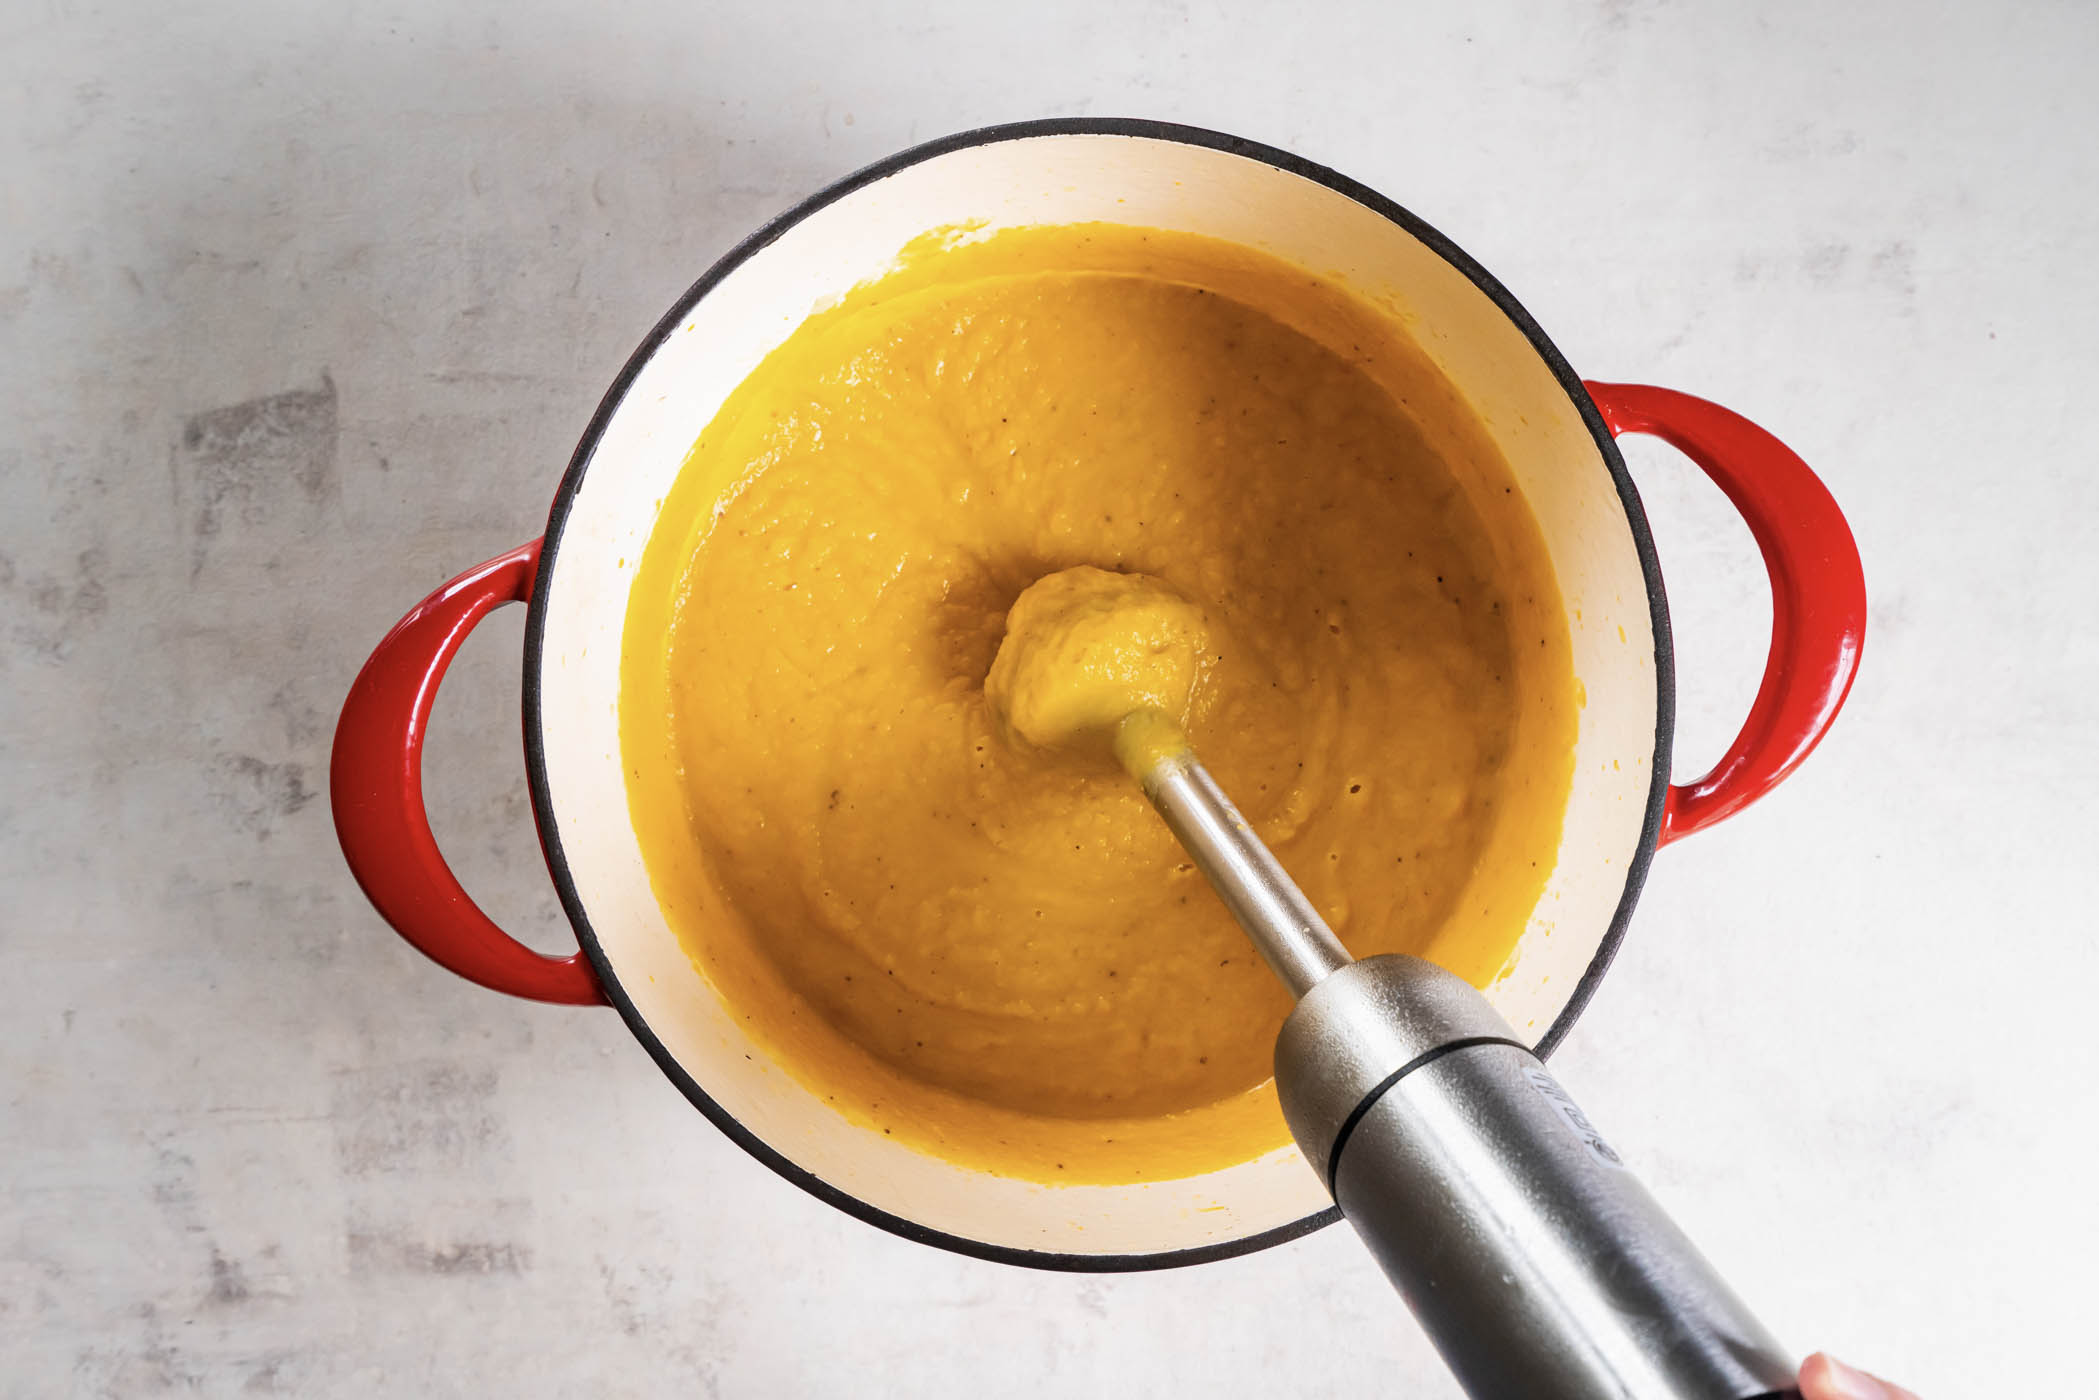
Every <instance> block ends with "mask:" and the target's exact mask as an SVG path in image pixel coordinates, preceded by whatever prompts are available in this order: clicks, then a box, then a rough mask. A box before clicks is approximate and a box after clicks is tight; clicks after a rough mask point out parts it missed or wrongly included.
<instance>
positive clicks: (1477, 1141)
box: [1116, 716, 1799, 1400]
mask: <svg viewBox="0 0 2099 1400" xmlns="http://www.w3.org/2000/svg"><path fill="white" fill-rule="evenodd" d="M1131 718H1132V719H1136V718H1137V717H1136V716H1132V717H1131ZM1170 738H1171V740H1177V741H1178V742H1171V741H1169V742H1165V743H1159V742H1136V743H1128V742H1123V738H1122V736H1119V737H1118V743H1117V746H1116V747H1117V752H1118V755H1119V756H1120V757H1121V759H1122V761H1123V764H1124V766H1125V767H1126V768H1128V769H1129V770H1130V772H1131V773H1132V775H1133V776H1135V777H1136V778H1137V780H1138V781H1139V782H1140V783H1141V784H1142V785H1143V787H1144V792H1145V796H1147V797H1148V798H1150V799H1151V802H1152V805H1153V806H1154V807H1156V808H1157V809H1158V811H1159V814H1160V815H1161V816H1163V817H1164V818H1165V819H1166V824H1167V825H1168V826H1169V827H1171V828H1172V829H1173V834H1174V836H1175V837H1176V838H1177V839H1178V840H1179V841H1180V843H1181V845H1182V846H1183V847H1185V848H1186V849H1187V852H1188V854H1189V856H1190V857H1192V858H1193V860H1194V862H1195V864H1196V866H1197V867H1198V868H1199V869H1200V870H1201V871H1202V872H1203V875H1204V876H1205V877H1206V878H1207V879H1208V880H1209V882H1210V884H1211V886H1212V888H1214V889H1215V890H1216V891H1217V893H1218V895H1219V896H1220V897H1221V898H1222V899H1223V900H1224V903H1225V907H1226V908H1228V909H1230V910H1231V912H1232V917H1233V918H1235V919H1237V920H1238V921H1239V925H1240V927H1242V928H1244V929H1245V930H1246V932H1247V935H1248V936H1249V937H1250V938H1251V939H1252V940H1253V942H1254V946H1255V947H1257V948H1258V949H1260V951H1261V955H1262V957H1264V958H1266V959H1267V961H1268V965H1269V966H1270V967H1271V968H1273V969H1274V970H1275V973H1276V975H1277V976H1278V977H1280V978H1282V979H1283V983H1284V985H1285V986H1287V987H1289V989H1290V992H1291V994H1292V995H1293V996H1294V997H1295V998H1296V999H1297V1005H1296V1008H1295V1009H1294V1010H1292V1012H1291V1013H1290V1017H1289V1019H1288V1020H1286V1021H1285V1022H1284V1023H1283V1031H1282V1034H1281V1035H1280V1036H1279V1037H1277V1040H1276V1047H1275V1081H1276V1089H1277V1092H1278V1093H1279V1095H1280V1096H1281V1099H1282V1104H1283V1116H1284V1117H1285V1118H1286V1119H1287V1120H1288V1121H1289V1124H1290V1131H1291V1133H1292V1134H1293V1135H1294V1136H1295V1137H1296V1139H1297V1144H1298V1146H1299V1147H1300V1148H1302V1149H1303V1150H1304V1154H1305V1159H1306V1161H1308V1162H1309V1163H1311V1165H1312V1168H1313V1170H1315V1171H1317V1172H1318V1173H1319V1174H1320V1178H1321V1179H1322V1180H1323V1181H1324V1182H1325V1183H1326V1186H1327V1189H1328V1190H1329V1191H1330V1192H1332V1193H1333V1197H1334V1200H1335V1202H1336V1203H1337V1204H1338V1205H1339V1206H1340V1207H1341V1213H1342V1214H1343V1215H1344V1216H1346V1217H1347V1218H1348V1220H1349V1223H1350V1224H1352V1225H1354V1226H1355V1228H1356V1233H1357V1234H1359V1235H1361V1236H1362V1237H1363V1241H1364V1243H1366V1244H1368V1245H1369V1246H1370V1252H1371V1253H1372V1254H1373V1255H1375V1256H1376V1257H1377V1261H1378V1263H1379V1264H1380V1265H1381V1266H1382V1267H1383V1268H1384V1271H1385V1273H1386V1275H1387V1276H1388V1277H1389V1278H1390V1279H1391V1280H1392V1282H1393V1284H1394V1285H1395V1286H1396V1287H1397V1288H1398V1289H1399V1292H1400V1294H1401V1295H1402V1296H1403V1297H1404V1298H1405V1299H1406V1300H1407V1304H1408V1306H1409V1307H1411V1308H1412V1309H1413V1310H1414V1315H1415V1316H1416V1317H1417V1318H1419V1319H1420V1321H1421V1324H1422V1326H1423V1327H1424V1328H1425V1329H1426V1330H1427V1332H1428V1334H1429V1338H1430V1339H1431V1340H1432V1341H1433V1342H1434V1343H1435V1344H1436V1349H1437V1350H1438V1351H1440V1352H1441V1353H1442V1354H1443V1359H1444V1361H1445V1362H1446V1363H1448V1365H1449V1366H1450V1369H1451V1370H1452V1371H1453V1372H1454V1373H1455V1374H1456V1376H1457V1378H1458V1381H1459V1383H1460V1384H1461V1385H1463V1386H1464V1388H1465V1391H1466V1393H1467V1394H1468V1395H1472V1396H1475V1397H1482V1398H1483V1400H1753V1398H1754V1397H1769V1398H1770V1400H1779V1398H1780V1397H1796V1400H1797V1396H1798V1394H1799V1392H1798V1391H1797V1390H1795V1389H1794V1376H1795V1368H1794V1364H1793V1362H1792V1360H1791V1359H1790V1358H1789V1357H1788V1356H1787V1354H1786V1353H1785V1352H1784V1351H1783V1350H1782V1349H1781V1348H1780V1347H1779V1345H1778V1343H1777V1342H1776V1341H1775V1340H1774V1339H1773V1338H1772V1336H1771V1334H1770V1333H1769V1332H1767V1331H1765V1330H1764V1327H1763V1325H1762V1324H1761V1323H1759V1322H1758V1321H1757V1320H1756V1318H1755V1317H1753V1316H1752V1315H1751V1314H1750V1312H1749V1309H1748V1308H1747V1307H1745V1306H1744V1305H1743V1303H1742V1301H1741V1300H1740V1299H1739V1298H1737V1297H1736V1296H1735V1295H1734V1293H1733V1292H1731V1291H1730V1290H1729V1289H1728V1287H1727V1285H1726V1284H1725V1283H1724V1282H1722V1281H1721V1279H1720V1276H1719V1275H1718V1274H1717V1273H1715V1272H1714V1270H1713V1267H1712V1265H1710V1264H1708V1263H1707V1262H1706V1261H1705V1259H1704V1257H1703V1256H1702V1255H1700V1254H1699V1253H1698V1251H1697V1249H1696V1248H1695V1247H1694V1246H1693V1245H1692V1244H1691V1241H1690V1240H1689V1239H1687V1238H1685V1236H1684V1233H1683V1232H1682V1231H1681V1230H1679V1229H1678V1228H1677V1227H1676V1225H1675V1223H1674V1222H1672V1221H1671V1220H1670V1219H1669V1217H1668V1215H1667V1214H1666V1213H1664V1211H1663V1210H1662V1207H1661V1206H1660V1205H1659V1204H1658V1203H1657V1202H1656V1201H1655V1199H1654V1197H1652V1196H1650V1195H1649V1194H1648V1193H1647V1191H1646V1189H1645V1188H1644V1187H1642V1186H1641V1185H1640V1183H1639V1181H1638V1180H1636V1179H1635V1178H1634V1176H1633V1175H1632V1173H1631V1172H1630V1171H1628V1170H1627V1169H1626V1167H1625V1164H1624V1163H1623V1162H1622V1161H1621V1160H1620V1159H1619V1157H1618V1154H1617V1153H1616V1152H1614V1151H1613V1150H1612V1149H1611V1147H1610V1145H1609V1144H1608V1143H1607V1142H1605V1141H1604V1140H1603V1138H1602V1137H1601V1136H1599V1135H1598V1133H1597V1131H1596V1129H1595V1128H1594V1127H1593V1126H1591V1124H1590V1122H1589V1119H1588V1117H1587V1116H1586V1115H1584V1114H1583V1112H1582V1111H1581V1109H1580V1108H1578V1107H1577V1106H1576V1105H1575V1102H1574V1100H1573V1099H1572V1098H1571V1097H1569V1096H1568V1094H1567V1091H1566V1090H1565V1089H1562V1088H1561V1087H1560V1085H1559V1082H1558V1081H1557V1080H1556V1079H1554V1078H1553V1077H1552V1075H1551V1074H1550V1073H1549V1072H1547V1070H1546V1068H1545V1066H1544V1063H1543V1062H1542V1061H1540V1060H1539V1059H1538V1057H1537V1056H1536V1055H1535V1054H1533V1053H1532V1052H1531V1050H1530V1048H1529V1047H1528V1046H1526V1045H1524V1044H1523V1043H1522V1042H1521V1041H1519V1040H1518V1039H1517V1038H1516V1034H1515V1032H1514V1030H1512V1029H1511V1028H1510V1026H1509V1025H1508V1023H1507V1022H1505V1021H1503V1020H1502V1018H1501V1016H1500V1015H1499V1013H1497V1012H1496V1011H1495V1010H1494V1008H1493V1007H1492V1006H1491V1005H1489V1004H1488V1002H1487V999H1486V998H1485V997H1484V996H1482V995H1481V994H1480V993H1479V991H1477V990H1476V989H1475V988H1474V987H1473V986H1472V985H1471V984H1470V983H1468V982H1466V981H1465V980H1464V979H1463V978H1461V977H1458V976H1457V975H1456V974H1454V973H1450V972H1446V971H1444V970H1443V969H1442V968H1440V967H1437V966H1436V965H1435V964H1434V963H1431V962H1428V961H1426V960H1424V959H1421V958H1414V957H1405V956H1396V955H1388V956H1383V957H1374V958H1365V959H1363V960H1362V961H1361V962H1357V961H1355V960H1354V959H1352V958H1351V957H1349V955H1348V950H1347V949H1345V948H1343V947H1342V946H1341V941H1340V940H1339V939H1338V938H1336V937H1335V936H1334V932H1333V930H1332V929H1330V928H1328V927H1327V925H1326V922H1325V920H1323V919H1321V918H1320V917H1319V914H1318V912H1317V911H1316V910H1314V909H1313V908H1312V906H1311V903H1310V902H1309V901H1307V900H1306V898H1305V896H1304V892H1303V891H1301V890H1300V889H1298V887H1297V885H1296V883H1295V882H1294V881H1292V880H1291V878H1290V876H1289V875H1288V874H1287V873H1286V872H1285V871H1284V870H1283V867H1282V866H1281V864H1280V863H1278V862H1277V860H1276V858H1275V856H1274V854H1273V853H1272V852H1271V851H1269V849H1268V848H1267V846H1265V845H1263V844H1262V842H1261V840H1260V838H1259V837H1257V836H1255V835H1254V833H1253V830H1252V828H1251V827H1250V826H1249V825H1248V823H1247V821H1246V819H1245V818H1244V817H1243V816H1241V815H1240V814H1239V811H1238V809H1237V808H1235V807H1234V806H1233V805H1232V802H1231V800H1230V799H1229V798H1228V797H1226V796H1225V794H1224V792H1223V790H1222V789H1220V788H1219V787H1218V786H1217V784H1216V782H1215V781H1214V780H1213V779H1212V778H1211V777H1210V775H1209V773H1208V772H1207V771H1206V770H1205V769H1204V768H1203V766H1202V765H1201V764H1200V763H1199V762H1197V761H1196V758H1195V755H1194V753H1193V752H1192V751H1191V750H1190V749H1189V748H1188V746H1187V743H1186V741H1185V739H1181V738H1180V735H1179V731H1178V729H1174V730H1173V731H1172V734H1171V736H1170Z"/></svg>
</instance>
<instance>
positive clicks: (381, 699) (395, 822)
mask: <svg viewBox="0 0 2099 1400" xmlns="http://www.w3.org/2000/svg"><path fill="white" fill-rule="evenodd" d="M539 544H540V542H539V541H538V540H533V541H532V542H531V543H530V544H522V545H519V546H518V547H517V548H516V549H513V550H510V551H509V552H508V553H504V554H499V555H497V556H496V557H495V558H493V559H491V560H489V561H488V562H487V563H485V564H477V565H475V566H474V567H473V568H471V569H468V570H467V571H466V572H465V573H463V574H461V575H460V576H459V577H458V578H455V579H453V580H452V581H451V582H450V583H448V584H446V585H444V587H442V588H440V589H438V590H437V591H436V592H435V593H432V594H431V595H430V596H429V597H427V598H425V599H423V601H422V602H420V603H417V604H416V605H415V606H414V607H413V608H411V609H410V610H409V612H408V615H407V616H406V617H404V618H402V619H401V621H400V622H399V623H398V624H396V625H395V627H394V630H393V631H391V632H389V633H387V634H386V639H385V640H384V641H382V642H380V643H379V645H378V647H377V648H376V649H375V650H374V651H373V652H372V655H371V659H370V660H368V661H366V662H365V663H364V670H363V671H361V672H359V673H358V676H357V680H356V683H355V684H353V685H352V686H351V687H350V695H349V698H348V699H347V700H345V701H344V702H343V713H342V719H341V720H340V721H338V722H337V724H336V726H335V752H334V754H333V756H332V757H331V758H330V760H329V764H328V799H329V805H330V806H331V807H332V808H333V809H334V812H335V834H336V837H337V839H338V840H340V841H341V842H342V847H343V855H344V856H345V857H347V858H348V860H349V862H350V873H351V874H352V875H355V876H356V877H357V883H358V885H359V886H360V887H362V888H363V890H364V892H365V896H366V898H368V899H370V900H371V901H372V905H373V907H374V908H376V909H377V910H378V911H379V916H380V917H381V918H383V919H385V920H386V921H387V922H388V923H389V924H392V925H393V927H394V931H395V932H396V933H398V934H400V935H401V936H402V937H403V938H405V939H407V940H408V941H409V942H410V943H413V944H414V945H415V946H416V947H417V948H419V949H421V950H422V951H423V952H424V953H426V954H428V955H429V956H430V957H431V958H432V959H434V960H435V961H436V962H437V964H438V965H439V966H440V967H443V968H445V969H447V970H448V971H451V972H456V973H458V974H459V975H460V976H461V977H464V978H466V979H467V980H468V981H470V982H479V983H480V984H481V985H482V986H484V987H492V988H494V989H495V990H496V991H499V992H508V993H510V994H511V995H512V996H519V997H530V998H532V999H533V1000H535V1001H552V1002H565V1003H569V1004H572V1005H585V1004H591V1005H596V1004H601V1003H603V1002H604V1000H605V994H604V992H603V991H602V990H601V989H600V988H599V986H598V976H597V973H596V972H595V971H594V970H593V969H592V968H591V965H590V963H589V962H588V961H587V960H586V959H585V958H584V956H583V954H582V953H581V952H576V953H571V954H570V955H569V956H567V957H565V958H554V957H548V956H546V955H545V954H542V953H535V952H533V951H532V950H531V949H530V948H527V947H526V946H525V945H524V944H522V943H520V942H518V941H517V940H516V939H514V938H512V937H511V936H510V935H509V934H507V933H505V932H503V930H501V929H500V928H497V927H496V925H495V922H494V921H493V920H491V919H490V918H489V917H488V915H486V914H484V913H482V912H481V909H480V907H479V906H478V905H476V904H475V903H474V901H473V900H472V899H470V898H468V896H467V892H466V891H465V890H463V889H461V888H460V885H459V881H458V880H457V879H456V878H455V877H454V876H453V874H452V870H451V867H450V866H448V865H446V864H445V858H444V856H443V855H442V854H441V853H440V852H439V851H438V849H437V838H436V837H435V836H433V835H431V833H430V817H429V814H428V813H427V812H425V811H424V810H423V736H424V734H425V732H426V730H427V729H428V728H429V724H430V707H431V705H432V704H433V703H435V701H436V699H437V687H438V684H439V682H441V681H443V680H444V676H445V669H446V668H447V667H448V666H450V665H451V664H452V657H453V656H454V655H455V654H457V652H458V651H459V645H460V643H462V642H464V641H465V640H466V634H467V633H469V632H471V631H473V630H474V626H475V624H477V623H478V622H480V621H481V619H482V618H484V617H486V616H488V614H490V613H491V612H494V611H495V610H496V609H497V608H499V607H501V606H502V605H503V604H505V603H522V602H526V601H528V600H529V599H530V598H531V596H532V580H533V577H534V576H535V575H536V574H537V573H538V571H539Z"/></svg>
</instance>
